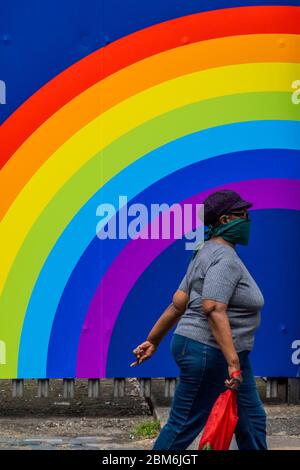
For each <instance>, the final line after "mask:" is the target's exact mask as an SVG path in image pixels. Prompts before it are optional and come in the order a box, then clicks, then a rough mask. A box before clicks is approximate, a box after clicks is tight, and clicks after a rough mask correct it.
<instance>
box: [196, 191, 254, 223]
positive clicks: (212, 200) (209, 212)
mask: <svg viewBox="0 0 300 470" xmlns="http://www.w3.org/2000/svg"><path fill="white" fill-rule="evenodd" d="M202 204H204V224H205V225H209V224H212V225H214V223H215V222H217V220H218V219H219V217H221V215H223V214H226V213H227V212H229V211H232V210H236V209H248V208H249V207H252V206H253V203H252V202H249V201H245V199H242V198H241V196H240V195H239V194H238V193H237V192H235V191H232V190H231V189H221V190H220V191H215V192H214V193H212V194H210V195H209V196H208V197H207V198H206V199H205V200H204V201H203V203H202Z"/></svg>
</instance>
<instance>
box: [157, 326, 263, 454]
mask: <svg viewBox="0 0 300 470" xmlns="http://www.w3.org/2000/svg"><path fill="white" fill-rule="evenodd" d="M171 352H172V355H173V357H174V359H175V362H176V364H177V365H178V367H179V369H180V376H179V382H178V383H177V385H176V389H175V394H174V397H173V400H172V406H171V410H170V414H169V418H168V421H167V423H166V424H165V425H164V426H163V428H162V429H161V431H160V434H159V435H158V437H157V439H156V441H155V442H154V446H153V448H152V450H182V449H187V447H189V445H190V444H191V443H192V442H193V440H194V439H195V438H196V437H197V436H198V434H199V433H200V432H201V431H202V429H203V428H204V426H205V424H206V421H207V418H208V416H209V414H210V411H211V409H212V407H213V405H214V403H215V401H216V399H217V398H218V396H219V394H220V393H222V392H225V391H226V390H228V388H227V387H226V386H225V384H224V381H225V380H226V379H227V378H229V377H228V365H227V362H226V360H225V357H224V355H223V352H222V351H221V349H218V348H214V347H212V346H209V345H206V344H203V343H200V342H198V341H195V340H193V339H190V338H187V337H186V336H182V335H179V334H175V333H174V334H173V336H172V340H171ZM249 352H250V351H242V352H240V353H238V356H239V358H240V365H241V369H242V371H243V382H242V384H241V385H240V386H239V388H238V392H237V401H238V417H239V421H238V424H237V426H236V429H235V438H236V442H237V445H238V448H239V450H267V449H268V447H267V441H266V421H267V416H266V412H265V410H264V407H263V404H262V401H261V399H260V396H259V394H258V391H257V388H256V383H255V378H254V376H253V372H252V368H251V364H250V360H249V357H248V355H249Z"/></svg>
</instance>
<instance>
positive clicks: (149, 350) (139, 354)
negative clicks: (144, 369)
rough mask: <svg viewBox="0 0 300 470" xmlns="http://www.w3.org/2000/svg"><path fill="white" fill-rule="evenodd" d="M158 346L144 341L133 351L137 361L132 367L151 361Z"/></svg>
mask: <svg viewBox="0 0 300 470" xmlns="http://www.w3.org/2000/svg"><path fill="white" fill-rule="evenodd" d="M156 349H157V346H156V345H155V344H154V343H151V341H148V340H147V341H144V342H143V343H142V344H140V345H139V346H138V347H137V348H135V349H134V350H133V353H134V354H135V355H136V358H137V361H135V362H132V364H130V367H134V366H137V365H140V364H141V363H142V362H143V361H146V360H147V359H149V358H150V357H151V356H153V354H154V353H155V351H156Z"/></svg>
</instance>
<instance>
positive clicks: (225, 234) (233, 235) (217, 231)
mask: <svg viewBox="0 0 300 470" xmlns="http://www.w3.org/2000/svg"><path fill="white" fill-rule="evenodd" d="M250 224H251V220H250V219H242V218H241V219H235V220H231V221H230V222H228V223H227V224H221V225H218V226H217V227H215V228H213V226H212V225H209V226H208V230H205V232H204V234H205V236H204V239H205V240H209V239H210V238H211V237H212V236H213V235H214V236H216V237H217V236H221V237H222V238H224V240H226V241H228V242H230V243H233V244H235V243H239V244H240V245H248V242H249V236H250Z"/></svg>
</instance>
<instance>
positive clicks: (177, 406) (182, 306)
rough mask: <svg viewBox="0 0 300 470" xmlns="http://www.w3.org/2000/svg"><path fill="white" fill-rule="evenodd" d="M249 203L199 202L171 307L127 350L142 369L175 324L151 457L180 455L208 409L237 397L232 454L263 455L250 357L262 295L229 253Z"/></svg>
mask: <svg viewBox="0 0 300 470" xmlns="http://www.w3.org/2000/svg"><path fill="white" fill-rule="evenodd" d="M251 206H252V203H250V202H248V201H245V200H243V199H242V198H241V197H240V195H239V194H238V193H236V192H235V191H231V190H227V189H224V190H221V191H216V192H214V193H212V194H210V195H209V196H208V197H207V198H206V199H205V201H204V223H205V225H206V226H208V230H206V232H205V235H206V236H205V241H204V243H203V244H202V246H201V248H200V249H199V250H197V251H196V252H195V253H194V256H193V258H192V260H191V262H190V264H189V266H188V269H187V272H186V274H185V276H184V277H183V279H182V281H181V283H180V285H179V287H178V289H177V291H176V292H175V294H174V296H173V299H172V303H171V304H170V305H169V306H168V307H167V309H166V310H165V311H164V312H163V314H162V315H161V317H160V318H159V320H158V321H157V322H156V324H155V325H154V327H153V328H152V330H151V331H150V333H149V335H148V338H147V340H146V341H145V342H144V343H142V344H140V345H139V346H138V347H137V348H136V349H134V351H133V352H134V354H135V355H136V358H137V360H136V362H134V363H132V366H136V365H139V364H141V363H142V362H143V361H144V360H146V359H149V358H150V357H151V356H152V355H153V354H154V352H155V351H156V349H157V347H158V345H159V343H160V341H161V340H162V338H163V337H164V336H165V334H166V333H167V332H168V331H169V330H170V329H171V328H172V327H173V326H174V325H175V324H176V323H177V322H178V324H177V327H176V329H175V331H174V334H173V336H172V340H171V352H172V355H173V357H174V360H175V361H176V364H177V365H178V367H179V369H180V376H179V382H178V383H177V386H176V389H175V394H174V397H173V400H172V406H171V410H170V414H169V418H168V421H167V423H166V424H165V426H164V427H163V428H162V429H161V431H160V434H159V435H158V437H157V439H156V441H155V443H154V446H153V449H152V450H171V449H174V450H182V449H187V448H188V447H189V445H190V444H191V443H192V442H193V440H194V439H195V438H196V437H197V435H198V434H199V432H200V431H202V429H203V428H204V426H205V424H206V421H207V418H208V416H209V414H210V411H211V409H212V407H213V405H214V402H215V401H216V399H217V398H218V396H219V395H220V393H222V392H224V391H225V390H226V389H227V388H230V389H232V390H237V392H238V393H237V402H238V416H239V421H238V424H237V427H236V430H235V437H236V441H237V445H238V448H239V450H266V449H267V442H266V412H265V410H264V408H263V404H262V402H261V399H260V397H259V394H258V391H257V388H256V383H255V378H254V375H253V371H252V367H251V363H250V359H249V353H250V351H251V350H252V349H253V345H254V335H255V331H256V330H257V328H258V327H259V325H260V311H261V309H262V307H263V305H264V298H263V295H262V293H261V291H260V289H259V287H258V286H257V284H256V282H255V280H254V279H253V277H252V276H251V274H250V273H249V271H248V270H247V268H246V266H245V265H244V263H243V262H242V260H241V258H240V257H239V256H238V254H237V253H236V249H235V245H236V244H243V245H247V244H248V240H249V234H250V223H251V221H250V219H249V213H248V209H249V208H250V207H251Z"/></svg>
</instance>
